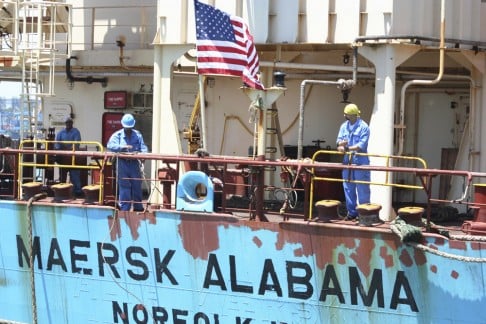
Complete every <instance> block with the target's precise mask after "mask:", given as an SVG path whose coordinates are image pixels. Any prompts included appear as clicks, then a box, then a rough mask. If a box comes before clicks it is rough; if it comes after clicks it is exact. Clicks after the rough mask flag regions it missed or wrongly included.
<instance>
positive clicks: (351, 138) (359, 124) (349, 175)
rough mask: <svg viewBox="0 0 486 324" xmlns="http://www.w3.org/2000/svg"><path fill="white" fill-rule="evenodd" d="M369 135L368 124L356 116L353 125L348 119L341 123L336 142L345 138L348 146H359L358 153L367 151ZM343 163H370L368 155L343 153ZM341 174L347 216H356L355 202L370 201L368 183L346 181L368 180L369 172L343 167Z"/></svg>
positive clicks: (363, 202) (364, 202)
mask: <svg viewBox="0 0 486 324" xmlns="http://www.w3.org/2000/svg"><path fill="white" fill-rule="evenodd" d="M369 137H370V129H369V127H368V124H366V122H365V121H364V120H362V119H361V118H358V119H356V122H355V123H354V124H353V125H351V123H350V122H349V121H348V120H347V121H345V122H344V123H343V124H342V125H341V128H340V129H339V133H338V137H337V140H336V142H337V143H339V142H341V141H344V140H347V141H348V146H354V145H358V146H359V151H358V153H367V152H368V140H369ZM350 159H351V160H350ZM343 164H346V165H347V164H353V165H368V164H370V160H369V158H368V156H358V155H354V154H345V156H344V159H343ZM342 174H343V180H344V182H343V188H344V195H345V197H346V208H347V209H348V216H349V217H353V218H354V217H357V216H358V212H357V211H356V206H357V202H359V204H366V203H369V202H370V186H369V184H357V183H353V182H348V181H350V180H358V181H368V182H369V181H370V172H369V171H367V170H347V169H344V170H343V172H342Z"/></svg>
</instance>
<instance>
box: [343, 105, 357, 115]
mask: <svg viewBox="0 0 486 324" xmlns="http://www.w3.org/2000/svg"><path fill="white" fill-rule="evenodd" d="M344 113H345V114H346V115H359V114H360V113H361V111H359V108H358V106H356V105H355V104H347V105H346V107H344Z"/></svg>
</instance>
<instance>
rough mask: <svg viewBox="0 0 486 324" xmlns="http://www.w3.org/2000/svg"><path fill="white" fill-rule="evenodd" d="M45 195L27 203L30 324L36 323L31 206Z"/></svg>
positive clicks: (36, 196)
mask: <svg viewBox="0 0 486 324" xmlns="http://www.w3.org/2000/svg"><path fill="white" fill-rule="evenodd" d="M46 196H47V195H46V193H44V192H41V193H38V194H36V195H34V196H32V197H30V199H29V200H28V202H27V226H28V234H29V267H30V289H31V290H30V292H31V298H32V323H33V324H36V323H37V298H36V294H35V273H34V240H33V235H32V205H33V203H34V201H37V200H39V199H42V198H45V197H46Z"/></svg>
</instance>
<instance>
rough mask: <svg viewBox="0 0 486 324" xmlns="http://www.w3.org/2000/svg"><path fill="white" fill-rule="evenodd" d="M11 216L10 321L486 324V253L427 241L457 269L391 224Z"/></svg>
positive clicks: (14, 211)
mask: <svg viewBox="0 0 486 324" xmlns="http://www.w3.org/2000/svg"><path fill="white" fill-rule="evenodd" d="M0 214H1V215H2V217H0V227H1V228H2V235H1V236H0V256H1V258H0V282H1V285H0V305H2V306H1V308H0V318H1V319H3V320H9V321H16V322H23V323H31V322H33V316H35V315H33V314H36V316H37V322H38V323H337V322H349V321H353V322H359V323H377V322H387V321H393V322H394V323H485V322H486V309H485V308H484V307H482V305H484V304H485V302H486V297H485V294H486V290H485V278H486V269H485V266H484V264H483V263H478V262H466V261H467V260H468V259H466V257H469V258H471V257H472V258H479V257H484V251H485V249H486V247H485V244H484V243H479V242H475V243H472V242H462V241H457V240H448V239H447V238H445V237H444V236H440V235H437V234H431V233H427V234H425V236H424V242H423V244H424V246H427V247H431V248H433V249H435V250H437V251H439V252H441V253H444V254H445V253H449V254H451V255H455V256H456V258H450V257H448V255H436V254H432V253H428V252H427V251H421V250H419V249H416V248H414V247H411V246H408V245H405V244H403V243H402V242H401V240H400V239H399V238H398V236H397V235H395V234H393V233H392V231H390V230H389V229H388V228H378V227H373V228H368V227H360V226H356V225H349V226H343V225H335V224H317V223H316V224H309V223H307V222H302V221H299V222H294V221H289V222H269V223H265V222H254V221H248V220H244V219H239V218H238V217H236V216H228V215H223V214H216V213H212V214H210V213H197V212H193V213H188V212H178V211H169V210H167V211H164V210H160V211H155V212H150V213H149V212H147V213H132V212H118V214H117V213H116V211H115V210H114V209H113V208H110V207H97V206H84V205H68V204H51V203H42V202H37V203H34V204H33V205H32V206H31V207H29V206H28V204H27V203H26V202H13V201H1V202H0ZM29 215H31V219H32V241H33V256H34V258H33V260H34V262H33V270H34V274H33V277H32V276H31V268H30V266H29V256H30V253H29V251H30V245H29V242H30V238H29V231H28V228H29V219H30V218H29ZM461 258H463V259H461ZM32 285H34V287H33V286H32ZM33 288H35V289H33Z"/></svg>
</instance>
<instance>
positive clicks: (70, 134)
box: [54, 117, 83, 196]
mask: <svg viewBox="0 0 486 324" xmlns="http://www.w3.org/2000/svg"><path fill="white" fill-rule="evenodd" d="M65 126H66V127H65V128H64V129H62V130H61V131H59V133H57V135H56V141H55V143H54V148H55V149H56V150H64V151H75V150H78V149H79V143H72V142H80V141H81V133H80V132H79V130H78V129H77V128H76V127H73V119H72V118H71V117H68V118H66V121H65ZM63 142H70V143H63ZM59 161H60V162H61V163H62V164H72V158H71V157H70V156H67V155H63V156H61V157H60V158H59ZM59 173H60V180H61V182H66V180H67V174H68V173H69V178H70V180H71V183H72V184H73V191H74V194H75V195H76V196H82V195H83V191H82V190H81V171H80V170H79V169H76V168H72V169H70V168H61V169H60V171H59Z"/></svg>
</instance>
